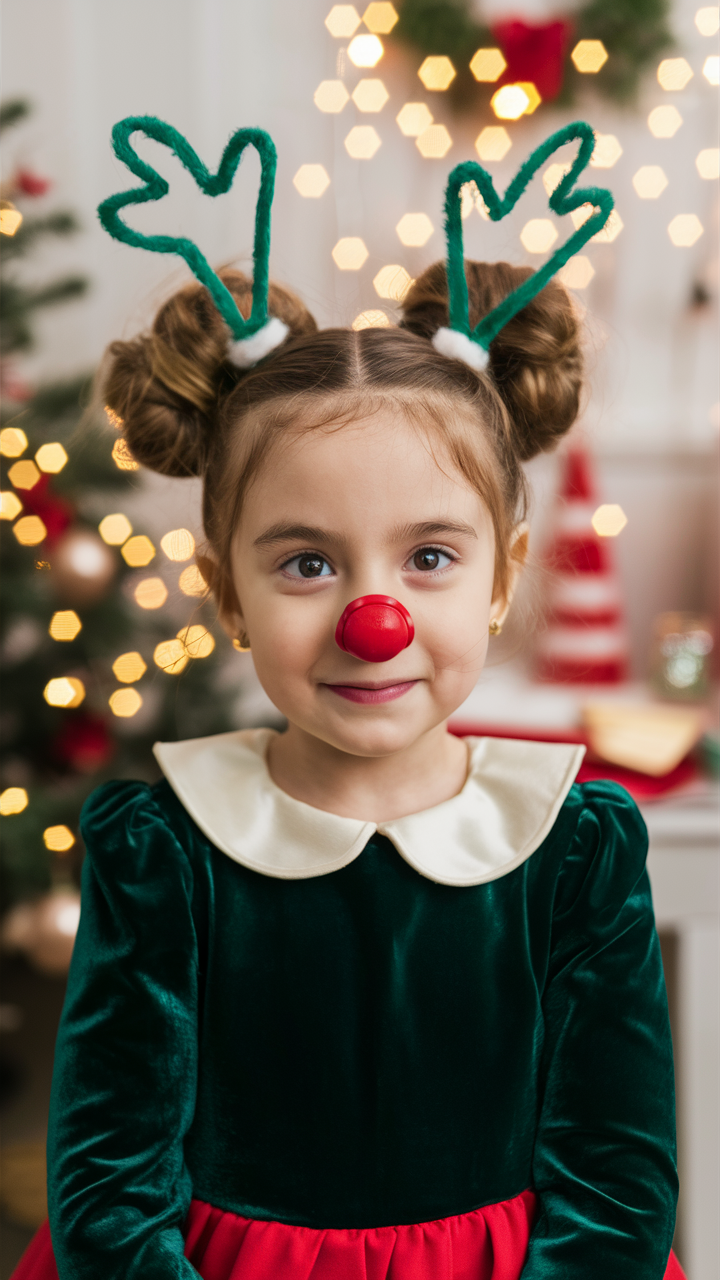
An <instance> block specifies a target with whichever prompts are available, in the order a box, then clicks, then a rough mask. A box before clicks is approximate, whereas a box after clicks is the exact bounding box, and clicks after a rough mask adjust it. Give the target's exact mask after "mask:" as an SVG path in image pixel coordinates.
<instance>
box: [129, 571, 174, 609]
mask: <svg viewBox="0 0 720 1280" xmlns="http://www.w3.org/2000/svg"><path fill="white" fill-rule="evenodd" d="M133 596H134V597H135V603H136V604H137V605H139V606H140V608H141V609H162V606H163V605H164V603H165V601H166V600H167V596H168V593H167V587H166V586H165V583H164V582H163V580H162V578H143V579H142V580H141V581H140V582H138V584H137V586H136V588H135V590H134V591H133Z"/></svg>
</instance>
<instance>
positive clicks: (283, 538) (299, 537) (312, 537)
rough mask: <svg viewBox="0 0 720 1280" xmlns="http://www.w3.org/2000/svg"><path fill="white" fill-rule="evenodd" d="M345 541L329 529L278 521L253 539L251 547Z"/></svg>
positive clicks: (340, 535)
mask: <svg viewBox="0 0 720 1280" xmlns="http://www.w3.org/2000/svg"><path fill="white" fill-rule="evenodd" d="M345 541H346V539H345V538H344V537H343V535H342V534H340V533H333V531H332V530H331V529H318V528H315V526H314V525H310V524H291V523H290V522H289V521H282V520H281V521H280V523H279V524H273V525H271V526H270V528H269V529H266V530H265V532H264V533H261V534H260V537H259V538H256V539H255V542H254V543H253V546H255V547H261V548H262V547H273V546H275V545H276V543H278V542H310V543H319V542H326V543H327V542H333V543H336V544H337V543H343V542H345Z"/></svg>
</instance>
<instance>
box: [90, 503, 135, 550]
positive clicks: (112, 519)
mask: <svg viewBox="0 0 720 1280" xmlns="http://www.w3.org/2000/svg"><path fill="white" fill-rule="evenodd" d="M98 533H99V534H100V537H101V538H102V540H103V542H106V543H107V544H108V546H109V547H121V546H122V544H123V542H127V540H128V538H129V537H130V534H131V533H132V525H131V523H130V521H129V520H128V518H127V516H126V515H123V513H122V512H121V511H116V512H114V513H113V514H112V515H109V516H105V517H104V518H103V519H102V520H101V521H100V524H99V525H98Z"/></svg>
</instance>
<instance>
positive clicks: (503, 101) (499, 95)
mask: <svg viewBox="0 0 720 1280" xmlns="http://www.w3.org/2000/svg"><path fill="white" fill-rule="evenodd" d="M490 106H491V107H492V109H493V111H494V112H495V115H496V116H497V118H498V120H519V119H520V117H521V116H522V115H524V114H525V112H526V111H527V109H528V107H529V106H530V98H529V97H528V95H527V93H526V92H525V90H524V89H523V88H521V87H520V85H519V84H504V85H503V86H502V88H501V89H498V90H497V91H496V92H495V93H494V94H493V96H492V98H491V99H490Z"/></svg>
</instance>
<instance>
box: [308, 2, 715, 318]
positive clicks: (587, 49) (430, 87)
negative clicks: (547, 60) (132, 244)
mask: <svg viewBox="0 0 720 1280" xmlns="http://www.w3.org/2000/svg"><path fill="white" fill-rule="evenodd" d="M398 16H399V15H398V13H397V10H396V9H395V7H394V5H393V4H391V3H372V4H369V5H368V7H367V8H366V9H365V11H364V13H363V14H362V16H361V15H360V14H359V13H358V11H357V9H356V8H355V6H354V5H351V4H336V5H333V6H332V8H331V9H330V11H329V13H328V14H327V17H326V18H325V26H326V28H327V30H328V31H329V33H330V35H331V36H333V37H334V38H335V39H336V40H338V41H348V42H349V43H348V44H347V46H344V45H343V46H342V47H341V49H340V54H339V56H338V69H339V71H340V70H341V69H342V68H343V67H346V66H347V64H348V63H350V64H351V66H352V67H355V68H357V69H358V70H359V71H361V72H363V71H366V70H375V68H377V66H378V64H379V63H380V62H381V60H382V58H383V55H384V52H385V49H384V45H383V41H382V37H383V36H387V35H390V34H391V32H392V30H393V28H394V26H395V24H396V23H397V21H398ZM695 26H696V28H697V30H698V32H699V34H700V35H701V36H704V37H712V36H714V35H716V33H717V31H718V29H719V27H720V10H719V9H718V6H713V5H711V6H704V7H703V8H700V9H698V10H697V12H696V14H695ZM570 56H571V58H572V61H573V63H574V66H575V68H576V69H577V71H578V72H580V73H581V74H583V75H588V76H593V75H597V73H598V72H599V71H600V70H601V69H602V68H603V66H604V65H605V63H606V62H607V60H608V56H609V55H608V52H607V50H606V48H605V46H604V44H603V43H602V41H601V40H587V39H584V40H580V41H578V43H577V44H576V45H575V47H574V48H573V49H572V51H571V55H570ZM718 64H719V60H718V56H717V55H716V54H710V55H708V56H707V57H705V58H704V60H703V63H702V67H701V68H698V70H697V74H700V75H701V76H702V77H704V79H705V81H706V82H707V83H708V84H709V85H717V84H718V81H719V79H720V71H719V65H718ZM469 66H470V71H471V72H472V74H473V76H474V78H475V80H476V81H478V82H479V83H483V84H493V83H495V82H497V81H498V80H499V79H500V77H501V76H502V75H503V72H504V71H505V70H506V67H507V63H506V60H505V57H504V56H503V53H502V50H501V49H499V48H481V49H478V50H477V51H476V52H475V54H474V55H473V57H472V59H471V61H470V64H469ZM417 75H418V78H419V80H420V82H421V84H422V86H423V88H424V89H425V90H426V91H427V92H429V93H435V94H441V93H444V92H445V91H447V89H449V87H450V85H451V84H452V83H453V80H454V79H455V77H456V75H457V68H456V67H455V66H454V65H453V62H452V60H451V59H450V58H449V57H447V56H445V55H439V56H428V57H426V58H425V59H424V61H423V62H422V63H421V65H420V67H419V68H418V72H417ZM695 75H696V71H695V70H693V68H692V66H691V65H690V63H689V62H688V60H687V59H686V58H685V57H674V58H664V59H663V60H662V61H661V62H660V64H659V66H658V68H657V82H658V84H659V86H660V88H661V89H662V90H664V91H665V92H666V93H670V94H672V93H678V92H681V91H682V90H683V89H685V88H686V87H687V85H688V84H689V83H690V81H691V80H692V79H693V77H694V76H695ZM313 101H314V104H315V106H316V108H317V109H318V111H321V112H323V113H325V114H330V115H339V114H340V113H341V112H342V111H343V110H344V109H345V107H346V106H347V104H348V103H349V102H352V103H353V104H354V106H355V107H356V109H357V110H358V111H360V112H362V113H364V114H372V115H379V114H380V113H381V112H382V111H383V110H384V109H385V107H386V106H387V104H388V102H389V101H390V94H389V92H388V90H387V87H386V85H385V83H384V82H383V80H382V79H380V78H379V77H376V76H373V77H365V76H364V75H362V76H361V78H360V80H359V81H358V83H357V84H356V85H355V87H354V88H353V89H352V91H350V89H349V88H348V86H347V85H346V83H345V80H344V79H340V78H337V79H334V80H323V81H322V82H321V83H320V84H319V85H318V87H317V89H316V90H315V93H314V95H313ZM541 101H542V99H541V96H540V94H539V92H538V90H537V88H536V86H535V85H534V84H531V83H530V82H522V83H518V84H503V85H501V86H500V87H499V88H498V89H497V90H496V91H495V93H494V94H493V95H492V97H491V99H490V106H491V108H492V111H493V113H494V115H495V117H496V118H497V120H498V121H502V122H503V123H498V124H496V125H485V126H484V127H483V128H482V129H481V130H480V132H479V133H478V135H477V137H476V139H475V150H476V152H477V155H478V158H479V159H480V160H481V161H482V162H483V163H491V164H492V163H496V162H499V161H502V160H504V159H505V157H506V155H507V154H508V152H509V151H510V149H511V147H512V145H513V139H512V136H511V133H510V132H509V128H508V126H511V125H512V122H515V121H518V120H520V119H521V118H522V117H524V116H528V115H532V114H533V112H534V111H535V110H536V109H537V107H538V106H540V104H541ZM395 121H396V124H397V127H398V128H399V130H400V132H401V134H402V135H403V136H404V137H406V138H409V139H413V140H414V144H415V146H416V148H417V150H418V151H419V153H420V155H421V156H422V157H423V158H424V159H427V160H439V159H444V158H445V156H446V155H447V153H448V152H449V151H450V149H451V147H452V146H453V138H452V136H451V134H450V131H449V129H448V127H447V125H445V124H444V123H438V122H437V121H436V120H435V118H434V116H433V112H432V110H431V107H430V105H429V103H428V102H421V101H417V102H406V103H404V104H403V105H402V106H401V108H400V110H399V111H398V112H397V114H396V116H395ZM682 124H683V117H682V115H681V112H680V111H679V110H678V107H677V106H676V105H675V104H674V103H667V104H662V105H659V106H656V107H654V108H653V109H652V110H651V111H650V113H649V115H648V117H647V125H648V129H649V131H650V133H651V134H652V136H653V137H654V138H660V139H669V138H673V137H674V136H675V134H676V133H677V132H678V130H679V129H680V128H681V126H682ZM382 141H383V140H382V137H381V135H380V133H379V132H378V130H377V128H376V127H375V126H374V125H371V124H356V125H354V126H353V127H352V128H350V129H349V131H348V133H347V135H346V137H345V139H344V146H345V150H346V151H347V153H348V155H349V156H350V157H351V158H352V159H355V160H360V161H370V160H372V159H373V157H374V156H375V155H376V154H377V152H378V150H379V149H380V147H381V146H382ZM622 154H623V148H622V145H621V143H620V142H619V140H618V138H617V137H616V136H615V135H614V134H603V133H597V134H596V145H595V150H594V152H593V156H592V160H591V162H590V163H591V165H592V167H593V168H595V169H612V168H613V166H614V165H615V164H616V163H617V161H618V160H619V159H620V157H621V156H622ZM695 164H696V168H697V172H698V174H699V176H700V177H701V178H703V179H705V180H707V181H712V180H717V178H718V176H719V174H720V150H718V148H717V147H706V148H704V149H703V150H701V151H700V152H699V153H698V155H697V157H696V160H695ZM568 168H569V166H566V165H561V164H557V163H555V164H551V165H549V166H548V168H547V169H546V170H545V173H544V174H543V182H544V186H545V190H546V191H547V193H548V195H550V194H551V193H552V191H553V190H554V188H555V187H556V186H557V184H558V183H559V182H560V180H561V178H562V176H563V174H564V173H566V172H567V169H568ZM293 182H294V185H295V188H296V190H297V192H298V194H299V195H300V196H302V197H303V198H305V199H320V198H321V197H322V196H323V195H324V194H325V192H326V191H327V189H328V187H329V186H330V182H331V179H330V176H329V174H328V172H327V170H326V169H325V167H324V165H322V164H310V163H308V164H303V165H301V166H300V168H299V169H298V171H297V173H296V174H295V176H294V179H293ZM632 184H633V188H634V190H635V193H636V195H637V196H638V197H639V198H640V199H641V200H656V199H658V198H659V196H661V195H662V193H663V192H664V191H665V189H666V187H667V186H668V178H667V175H666V173H665V171H664V169H663V168H662V166H661V165H657V164H648V165H642V166H641V167H640V168H639V169H638V170H637V172H636V173H635V174H634V176H633V179H632ZM462 196H463V201H462V215H463V218H468V217H469V216H470V214H471V213H472V212H473V210H474V209H475V210H477V212H478V213H479V215H480V216H481V217H483V218H487V216H488V214H487V210H486V209H485V206H484V203H483V201H482V199H481V197H480V194H479V192H478V190H477V188H476V186H475V184H474V183H470V184H468V187H467V189H465V190H464V191H463V193H462ZM590 213H591V206H590V205H587V206H585V207H583V208H581V209H576V210H575V211H574V212H573V213H572V214H571V218H572V221H573V223H574V225H575V227H578V226H580V225H581V224H582V223H583V222H584V221H585V219H586V218H588V217H589V216H590ZM622 229H623V220H622V217H621V215H620V213H619V212H618V211H617V210H614V211H613V213H612V215H611V217H610V218H609V219H608V222H607V223H606V225H605V227H604V228H603V229H602V231H600V232H598V233H597V235H595V236H593V241H597V242H599V243H604V244H611V243H612V242H613V241H614V240H615V239H616V238H617V237H618V236H619V234H620V232H621V231H622ZM434 230H435V227H434V225H433V222H432V220H431V219H430V218H429V217H428V215H427V214H426V213H407V214H405V215H404V216H403V217H402V218H401V219H400V221H399V222H398V224H397V227H396V232H397V236H398V239H399V241H400V243H401V244H402V245H403V246H405V247H422V246H423V245H425V244H426V243H427V242H428V240H429V239H430V237H431V235H432V234H433V232H434ZM704 230H705V228H704V227H703V225H702V222H701V221H700V218H699V217H698V215H697V214H696V213H692V212H688V213H686V212H680V213H676V214H675V215H674V216H673V217H672V218H671V219H670V220H669V222H668V224H667V233H668V237H669V239H670V242H671V243H672V244H673V245H675V246H676V247H677V248H690V247H692V245H694V244H695V243H696V242H697V240H698V239H699V238H700V236H702V235H703V233H704ZM519 234H520V241H521V244H522V246H523V248H524V249H525V250H526V252H528V253H529V254H538V255H542V254H546V253H548V252H549V250H550V249H551V248H552V246H553V244H554V243H555V241H556V240H557V239H558V235H559V232H558V228H557V226H556V225H555V223H554V222H553V221H551V219H550V218H531V219H530V220H529V221H528V222H526V223H525V225H524V226H523V228H522V230H521V231H520V233H519ZM331 252H332V257H333V261H334V262H335V265H336V267H337V268H338V269H339V270H340V271H359V270H360V269H361V268H362V267H363V266H364V265H365V263H366V261H367V259H368V257H369V251H368V248H367V246H366V244H365V242H364V240H363V239H362V238H361V237H360V236H344V237H342V238H341V239H339V240H338V241H337V243H336V244H335V245H334V246H333V248H332V251H331ZM594 275H595V269H594V267H593V265H592V262H591V260H590V258H589V257H588V256H587V255H585V254H579V255H576V256H575V257H574V258H571V260H570V261H569V262H568V263H567V265H566V266H565V267H564V268H563V269H562V271H561V272H560V278H561V280H562V282H563V283H564V284H565V285H567V287H568V288H571V289H585V288H586V287H587V286H588V285H589V283H590V281H591V280H592V278H593V276H594ZM411 284H412V277H411V276H410V274H409V272H408V271H407V270H406V269H405V267H404V266H402V265H401V264H399V263H392V264H388V265H387V266H383V267H382V268H381V269H380V270H379V271H378V272H377V273H376V274H375V276H374V278H373V286H374V289H375V292H376V294H377V296H378V298H379V299H380V301H381V303H390V304H392V303H397V302H401V301H402V299H403V297H404V295H405V293H406V292H407V290H408V289H409V287H410V285H411ZM390 323H391V321H390V318H389V316H388V315H387V313H386V312H385V311H384V310H383V309H382V307H378V308H371V309H369V310H365V311H362V312H361V313H360V314H359V315H358V316H357V317H356V319H355V321H354V324H353V327H354V328H355V329H363V328H368V327H383V326H386V325H389V324H390Z"/></svg>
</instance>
